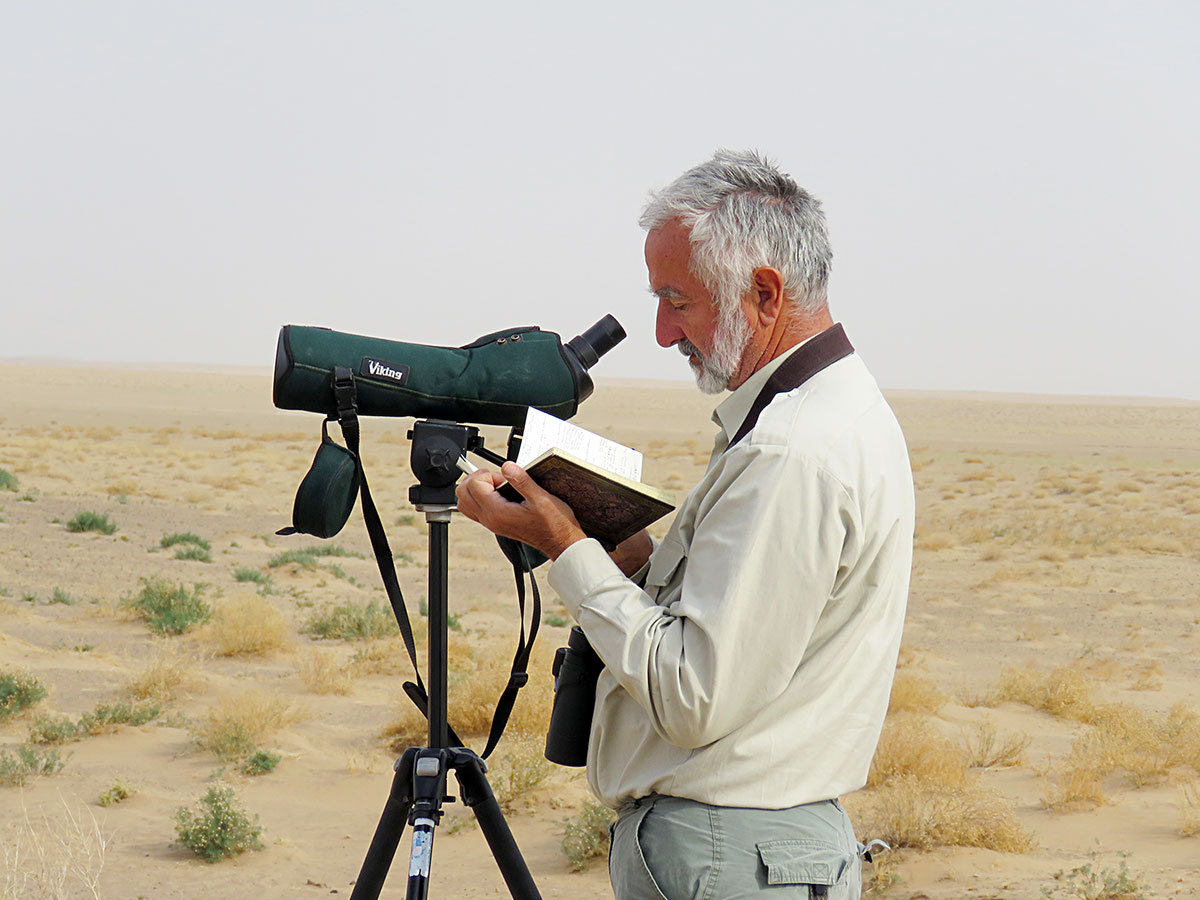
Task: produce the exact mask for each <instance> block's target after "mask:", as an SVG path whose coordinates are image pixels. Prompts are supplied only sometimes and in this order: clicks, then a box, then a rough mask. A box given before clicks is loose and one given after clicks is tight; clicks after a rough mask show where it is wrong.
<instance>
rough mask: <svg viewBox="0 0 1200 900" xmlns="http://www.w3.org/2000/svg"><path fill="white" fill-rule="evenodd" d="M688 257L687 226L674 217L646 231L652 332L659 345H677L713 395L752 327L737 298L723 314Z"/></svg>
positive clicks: (725, 383) (734, 367) (727, 378)
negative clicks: (654, 306)
mask: <svg viewBox="0 0 1200 900" xmlns="http://www.w3.org/2000/svg"><path fill="white" fill-rule="evenodd" d="M691 256H692V248H691V242H690V241H689V239H688V230H687V229H686V228H684V227H683V226H682V225H680V224H679V223H678V222H676V221H671V222H667V223H666V224H664V225H662V226H661V227H659V228H655V229H654V230H653V231H651V232H650V233H649V234H648V235H647V236H646V268H647V269H648V270H649V273H650V291H651V293H653V294H654V295H655V296H656V297H658V316H657V318H656V320H655V335H654V336H655V338H656V339H657V341H658V343H659V346H660V347H679V349H680V352H682V353H683V355H684V356H686V357H687V358H688V363H689V364H690V365H691V367H692V372H693V373H694V374H695V376H696V384H697V385H698V386H699V387H700V390H702V391H704V392H705V393H706V394H716V393H719V392H720V391H723V390H725V389H726V388H728V387H729V386H730V382H731V381H733V379H734V377H735V375H736V374H737V371H738V368H739V367H740V364H741V360H742V355H743V353H744V351H745V349H746V345H747V343H748V342H749V340H750V336H751V334H750V326H749V323H748V322H747V321H746V316H745V313H744V311H743V310H742V308H741V304H740V303H739V304H738V305H737V307H735V308H734V309H732V310H730V311H729V313H730V314H729V315H725V316H723V315H721V313H720V310H719V309H718V307H717V305H716V303H715V302H714V298H713V295H712V292H711V291H709V289H708V288H706V287H705V286H704V285H703V284H702V283H701V282H700V280H699V279H698V278H696V276H695V275H693V274H692V271H691V266H690V262H691ZM735 386H736V384H735Z"/></svg>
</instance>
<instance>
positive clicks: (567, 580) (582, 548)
mask: <svg viewBox="0 0 1200 900" xmlns="http://www.w3.org/2000/svg"><path fill="white" fill-rule="evenodd" d="M614 575H615V576H617V577H618V578H624V577H625V575H624V574H623V573H622V572H621V570H620V569H619V568H618V567H617V564H616V563H615V562H613V561H612V559H611V558H610V557H609V555H608V552H607V551H606V550H605V549H604V548H603V547H602V546H600V542H599V541H597V540H596V539H595V538H585V539H584V540H582V541H576V542H575V543H573V544H572V545H571V546H570V547H568V548H567V549H566V550H564V551H563V552H562V553H560V554H559V555H558V559H556V560H555V561H554V563H553V564H552V565H551V566H550V573H549V575H548V576H547V580H548V581H549V582H550V587H552V588H554V590H555V591H556V592H557V593H558V596H559V597H560V598H561V599H562V602H563V605H565V606H566V607H567V610H568V611H569V612H570V613H571V617H572V618H573V619H575V621H576V622H578V621H579V608H580V607H581V606H582V605H583V601H584V599H585V598H586V597H587V595H588V594H590V593H591V592H592V591H593V590H594V589H595V588H596V587H597V586H599V584H600V583H601V582H602V581H604V580H605V579H608V578H612V577H613V576H614Z"/></svg>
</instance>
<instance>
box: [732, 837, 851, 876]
mask: <svg viewBox="0 0 1200 900" xmlns="http://www.w3.org/2000/svg"><path fill="white" fill-rule="evenodd" d="M755 846H756V847H757V848H758V855H759V858H760V859H762V861H763V865H764V866H766V867H767V884H824V885H831V884H837V883H838V882H840V881H841V880H842V876H843V875H845V874H846V869H847V867H848V866H849V865H850V854H849V853H847V852H846V851H845V850H843V849H841V848H840V847H837V846H835V845H833V844H827V843H824V842H823V841H805V840H790V841H763V842H762V843H761V844H755Z"/></svg>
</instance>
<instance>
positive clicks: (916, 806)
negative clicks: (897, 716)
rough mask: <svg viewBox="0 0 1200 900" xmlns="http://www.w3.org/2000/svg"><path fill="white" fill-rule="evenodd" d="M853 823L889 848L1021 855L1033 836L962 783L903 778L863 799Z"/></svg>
mask: <svg viewBox="0 0 1200 900" xmlns="http://www.w3.org/2000/svg"><path fill="white" fill-rule="evenodd" d="M863 803H864V805H865V807H866V808H865V809H863V808H859V809H858V810H857V811H856V814H855V820H856V822H857V823H858V827H859V830H860V832H861V833H863V834H868V833H869V834H871V835H874V836H877V837H880V838H882V839H883V840H884V841H886V842H887V843H888V844H889V845H891V846H892V847H912V848H915V849H918V850H931V849H933V848H934V847H946V846H950V847H983V848H985V849H988V850H999V851H1002V852H1006V853H1024V852H1026V851H1027V850H1029V849H1030V848H1031V847H1032V837H1031V835H1030V833H1029V832H1028V831H1026V830H1025V829H1024V828H1022V827H1021V825H1020V824H1019V823H1018V822H1017V820H1016V818H1015V817H1014V816H1013V813H1012V810H1011V808H1010V807H1009V806H1008V805H1007V804H1006V803H1005V802H1004V801H1003V799H1001V798H1000V797H999V796H998V795H996V794H994V793H992V792H990V791H987V790H985V789H983V788H981V787H980V786H979V785H978V784H976V783H974V782H971V781H966V782H963V783H961V784H957V785H943V784H937V783H935V782H931V781H927V780H925V779H922V778H918V777H916V776H913V775H902V776H900V777H898V778H895V779H893V780H892V781H890V782H889V783H888V784H886V785H884V786H883V787H880V788H878V789H877V790H875V791H873V792H871V794H870V795H869V796H868V797H864V799H863Z"/></svg>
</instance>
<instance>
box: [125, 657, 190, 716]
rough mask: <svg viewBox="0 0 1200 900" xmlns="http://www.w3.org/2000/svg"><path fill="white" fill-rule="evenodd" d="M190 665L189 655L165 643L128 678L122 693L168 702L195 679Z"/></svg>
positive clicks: (137, 698) (143, 698) (135, 698)
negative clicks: (142, 666) (139, 669)
mask: <svg viewBox="0 0 1200 900" xmlns="http://www.w3.org/2000/svg"><path fill="white" fill-rule="evenodd" d="M193 665H194V663H193V661H192V659H191V658H190V657H188V656H185V655H184V654H183V653H182V652H181V651H180V650H179V649H178V648H177V647H176V646H175V645H173V644H167V645H166V647H165V648H163V650H162V651H161V652H160V653H159V654H158V655H157V656H156V657H155V658H153V659H152V660H150V661H149V662H148V663H147V664H146V666H145V667H144V668H143V669H142V670H141V671H140V672H137V673H135V674H133V675H131V676H130V677H129V681H128V682H126V684H125V693H127V694H128V695H129V696H130V697H132V698H133V699H134V700H153V701H154V702H156V703H160V704H162V703H168V702H170V701H171V700H173V699H175V697H176V696H177V695H178V693H179V691H180V690H182V689H183V688H185V687H186V686H187V685H189V684H190V683H192V681H194V680H195V676H194V674H193V672H192V667H193Z"/></svg>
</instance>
